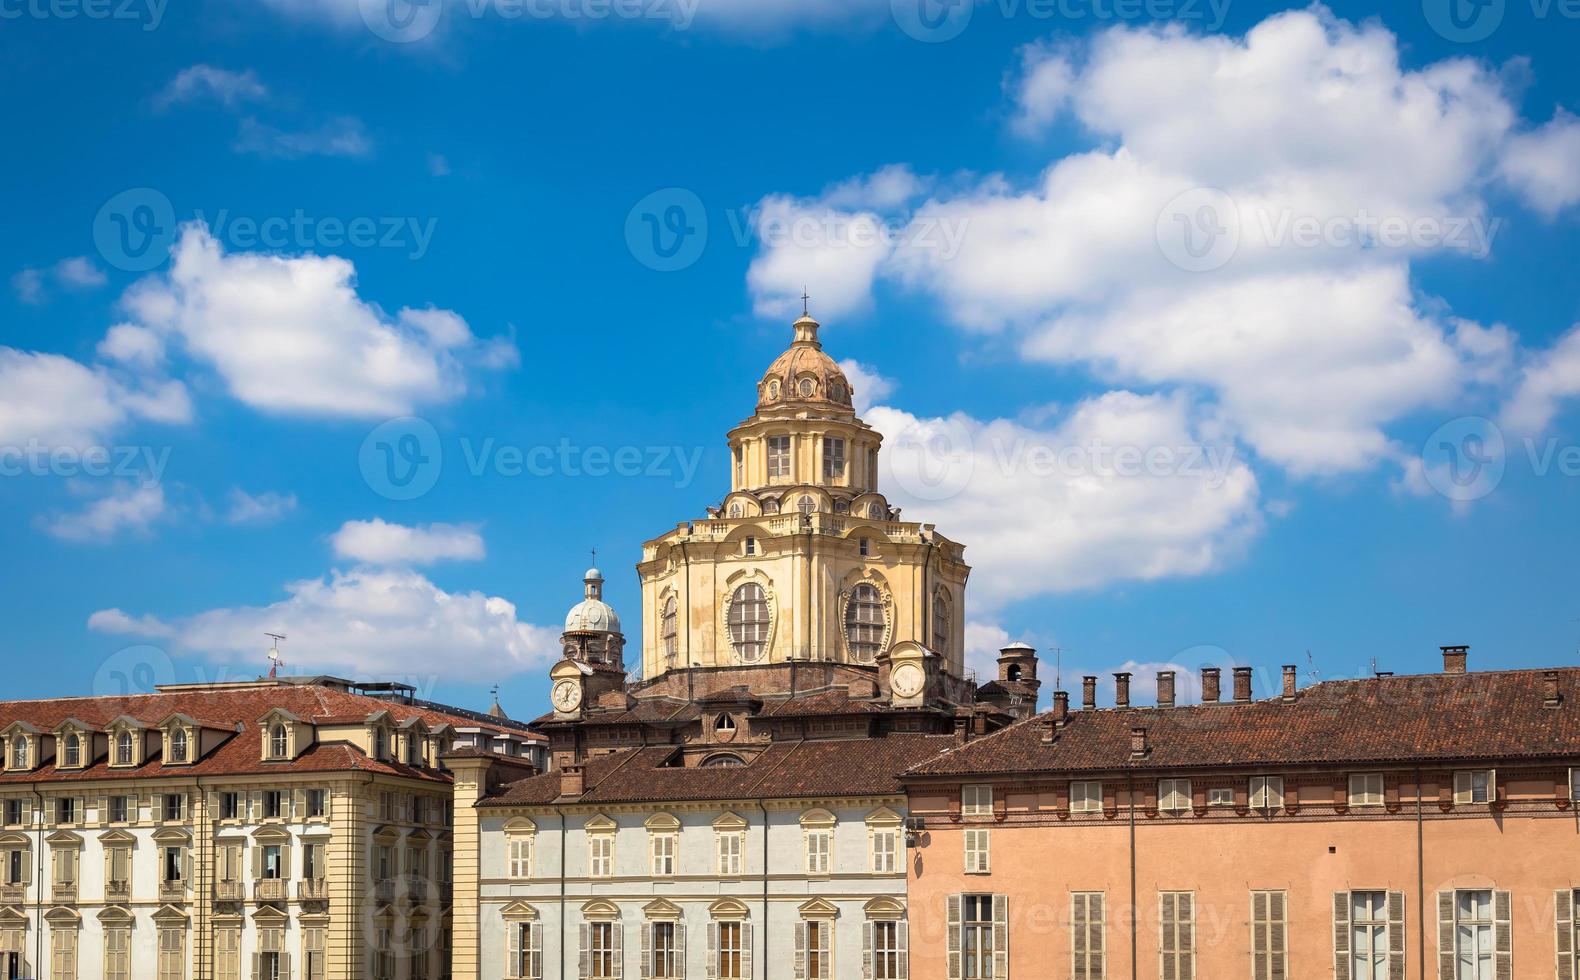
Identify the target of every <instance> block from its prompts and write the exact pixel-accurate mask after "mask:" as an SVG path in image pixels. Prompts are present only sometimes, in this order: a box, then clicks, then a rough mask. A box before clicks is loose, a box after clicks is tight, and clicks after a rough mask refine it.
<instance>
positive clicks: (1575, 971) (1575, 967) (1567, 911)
mask: <svg viewBox="0 0 1580 980" xmlns="http://www.w3.org/2000/svg"><path fill="white" fill-rule="evenodd" d="M1577 899H1580V891H1576V890H1574V889H1570V888H1564V889H1560V890H1559V891H1558V892H1556V893H1555V894H1554V895H1553V918H1554V925H1555V926H1556V927H1557V928H1556V929H1555V930H1554V935H1555V936H1556V937H1557V938H1556V944H1557V954H1558V976H1557V980H1576V978H1577V977H1580V928H1577V927H1576V923H1575V901H1576V900H1577Z"/></svg>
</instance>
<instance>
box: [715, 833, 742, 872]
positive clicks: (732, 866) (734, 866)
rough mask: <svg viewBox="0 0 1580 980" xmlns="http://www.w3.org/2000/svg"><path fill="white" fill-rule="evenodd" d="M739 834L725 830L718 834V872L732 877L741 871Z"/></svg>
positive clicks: (740, 841)
mask: <svg viewBox="0 0 1580 980" xmlns="http://www.w3.org/2000/svg"><path fill="white" fill-rule="evenodd" d="M741 843H742V840H741V834H740V833H739V832H736V831H727V832H723V833H720V834H719V874H720V875H723V876H727V877H734V876H736V875H739V874H740V873H741Z"/></svg>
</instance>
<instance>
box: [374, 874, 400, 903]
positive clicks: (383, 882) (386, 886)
mask: <svg viewBox="0 0 1580 980" xmlns="http://www.w3.org/2000/svg"><path fill="white" fill-rule="evenodd" d="M373 899H374V900H375V901H377V902H379V903H380V904H382V905H388V904H390V903H391V902H393V901H395V881H394V879H393V878H383V879H380V880H379V881H376V882H374V883H373Z"/></svg>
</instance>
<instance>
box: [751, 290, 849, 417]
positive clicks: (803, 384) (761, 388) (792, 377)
mask: <svg viewBox="0 0 1580 980" xmlns="http://www.w3.org/2000/svg"><path fill="white" fill-rule="evenodd" d="M793 326H794V328H795V339H794V340H793V341H791V343H790V349H789V350H787V351H785V352H784V353H783V354H780V355H779V356H778V357H777V358H775V359H774V362H773V363H772V364H770V365H768V370H767V371H766V372H764V373H763V379H762V381H760V382H758V384H757V408H758V410H759V411H761V410H763V409H771V408H801V407H814V408H816V407H823V408H829V407H831V408H834V409H836V410H839V411H844V412H849V411H850V410H851V407H850V406H851V391H850V381H849V380H848V379H847V378H846V377H845V372H843V371H841V370H840V369H839V365H838V364H835V363H834V359H833V358H832V357H829V356H828V355H827V354H825V353H823V345H822V343H821V342H819V341H818V339H817V331H818V327H819V326H821V324H819V323H818V322H817V321H816V320H814V319H812V318H811V317H810V316H806V315H805V314H803V315H802V317H801V319H799V320H797V321H796V322H795V323H794V324H793Z"/></svg>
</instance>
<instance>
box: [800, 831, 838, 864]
mask: <svg viewBox="0 0 1580 980" xmlns="http://www.w3.org/2000/svg"><path fill="white" fill-rule="evenodd" d="M833 836H834V835H833V833H832V832H831V831H828V830H823V829H818V830H808V831H807V832H806V870H807V874H814V875H826V874H828V873H829V851H830V849H831V846H832V843H833Z"/></svg>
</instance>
